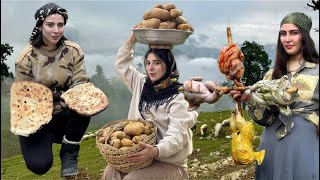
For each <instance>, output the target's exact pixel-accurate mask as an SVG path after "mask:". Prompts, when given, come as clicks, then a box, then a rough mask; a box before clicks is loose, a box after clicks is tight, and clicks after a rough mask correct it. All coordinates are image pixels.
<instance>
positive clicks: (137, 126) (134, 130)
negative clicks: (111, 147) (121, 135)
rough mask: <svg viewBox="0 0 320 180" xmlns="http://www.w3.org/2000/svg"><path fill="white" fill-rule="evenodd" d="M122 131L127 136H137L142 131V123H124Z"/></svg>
mask: <svg viewBox="0 0 320 180" xmlns="http://www.w3.org/2000/svg"><path fill="white" fill-rule="evenodd" d="M123 131H124V132H125V133H126V134H127V135H129V136H139V135H140V134H142V133H143V131H144V125H143V124H142V123H141V122H132V123H129V124H128V125H126V126H125V127H124V129H123Z"/></svg>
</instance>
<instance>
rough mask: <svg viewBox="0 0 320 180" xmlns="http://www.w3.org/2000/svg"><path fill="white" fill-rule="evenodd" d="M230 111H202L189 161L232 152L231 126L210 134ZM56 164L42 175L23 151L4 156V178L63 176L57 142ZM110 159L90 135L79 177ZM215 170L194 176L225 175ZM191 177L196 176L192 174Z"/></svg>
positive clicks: (97, 173)
mask: <svg viewBox="0 0 320 180" xmlns="http://www.w3.org/2000/svg"><path fill="white" fill-rule="evenodd" d="M244 114H245V115H244V117H245V118H246V119H248V116H247V112H244ZM230 115H231V113H230V111H223V112H221V113H219V112H202V113H200V115H199V118H198V121H199V123H198V124H197V129H196V133H195V135H194V141H193V142H194V149H195V151H194V152H193V154H192V155H191V156H190V157H189V165H190V164H191V163H192V162H191V161H193V160H194V159H198V160H199V161H200V162H201V164H208V163H213V162H215V161H218V160H220V159H223V158H226V157H228V156H230V142H231V140H230V139H227V138H226V136H227V135H230V129H229V127H223V128H222V130H221V132H220V135H219V137H218V138H216V139H215V140H212V139H208V136H212V130H213V127H214V125H215V124H216V123H218V122H222V120H224V119H227V118H229V117H230ZM203 123H206V124H207V125H208V133H207V134H206V135H205V136H204V137H201V136H200V134H199V132H200V130H199V128H200V126H201V125H202V124H203ZM255 131H256V135H260V134H261V131H262V127H261V126H257V124H255ZM258 143H259V139H255V141H254V144H255V147H256V146H257V145H258ZM53 149H54V164H53V167H52V168H51V169H50V171H49V172H48V173H47V174H45V175H42V176H38V175H34V174H33V173H31V172H30V171H29V170H28V169H27V168H26V166H25V164H24V161H23V158H22V156H21V155H15V156H12V157H9V158H3V159H2V160H1V179H6V180H12V179H24V180H25V179H61V178H60V159H59V150H60V145H56V144H55V145H54V147H53ZM217 150H219V152H221V154H220V156H218V157H212V156H210V153H212V152H214V151H217ZM106 165H107V163H106V161H105V160H104V159H103V157H102V155H101V154H100V153H99V150H98V148H97V147H96V145H95V139H94V138H93V139H89V140H84V141H82V144H81V150H80V156H79V176H78V177H77V178H76V179H99V178H100V177H101V174H102V172H103V169H104V168H105V167H106ZM239 168H244V167H243V166H234V167H229V168H228V170H230V171H231V170H234V169H239ZM228 170H222V171H221V172H220V171H219V172H220V173H222V175H223V174H227V173H228ZM210 173H214V176H213V174H211V175H205V174H204V175H200V176H199V177H197V178H194V179H208V178H209V179H212V177H216V176H219V177H220V176H221V174H218V175H217V173H215V172H210ZM191 179H193V178H192V177H191Z"/></svg>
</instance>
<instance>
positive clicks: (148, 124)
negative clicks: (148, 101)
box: [146, 121, 154, 128]
mask: <svg viewBox="0 0 320 180" xmlns="http://www.w3.org/2000/svg"><path fill="white" fill-rule="evenodd" d="M146 125H147V126H148V127H149V128H153V127H154V125H153V123H152V122H150V121H146Z"/></svg>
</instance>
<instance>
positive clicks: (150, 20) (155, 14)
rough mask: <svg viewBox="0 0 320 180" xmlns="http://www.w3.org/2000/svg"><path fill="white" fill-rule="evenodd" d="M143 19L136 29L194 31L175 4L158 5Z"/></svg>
mask: <svg viewBox="0 0 320 180" xmlns="http://www.w3.org/2000/svg"><path fill="white" fill-rule="evenodd" d="M143 19H144V20H143V21H142V22H140V23H139V24H138V25H137V26H136V28H151V29H177V30H184V31H192V32H193V31H194V29H193V27H192V26H191V25H190V24H189V23H188V21H187V19H186V18H185V17H183V16H182V11H181V10H180V9H177V8H176V6H175V5H174V4H158V5H156V6H155V7H154V8H152V9H150V10H149V11H147V12H145V13H144V15H143Z"/></svg>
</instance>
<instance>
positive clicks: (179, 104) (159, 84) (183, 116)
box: [102, 31, 198, 179]
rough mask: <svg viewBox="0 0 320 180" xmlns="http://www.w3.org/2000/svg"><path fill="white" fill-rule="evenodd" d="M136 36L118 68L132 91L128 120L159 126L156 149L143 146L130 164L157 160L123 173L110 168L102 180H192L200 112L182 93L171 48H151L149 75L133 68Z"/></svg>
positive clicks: (147, 62)
mask: <svg viewBox="0 0 320 180" xmlns="http://www.w3.org/2000/svg"><path fill="white" fill-rule="evenodd" d="M135 43H136V37H135V35H134V33H133V32H132V31H131V34H130V36H129V38H128V39H127V40H126V41H125V42H124V44H123V45H122V46H121V47H120V49H119V51H118V54H117V56H116V62H115V68H116V70H117V72H118V74H119V76H120V79H121V80H122V81H123V82H124V83H125V84H126V85H127V86H128V88H129V89H130V91H131V92H132V100H131V104H130V109H129V113H128V119H138V118H142V119H153V121H154V123H155V125H156V126H157V129H158V130H157V143H156V145H155V146H152V145H149V144H145V143H141V142H140V145H141V146H142V147H143V149H142V150H141V151H140V152H137V153H134V154H130V155H129V156H128V159H127V160H128V161H129V162H133V163H135V162H141V161H147V160H150V159H154V162H153V164H152V165H151V166H149V167H145V168H142V169H137V170H133V171H131V172H129V173H122V172H119V171H117V170H115V169H114V168H112V167H111V166H107V167H106V169H105V171H104V173H103V176H102V179H188V173H187V157H188V156H189V155H190V154H191V153H192V150H193V147H192V131H191V127H193V126H194V125H195V123H196V120H197V117H198V113H197V112H195V111H188V106H189V103H188V102H187V101H186V100H185V98H184V94H182V93H180V92H179V91H178V88H179V87H181V86H182V84H181V83H179V82H178V78H179V72H178V69H177V66H176V62H175V59H174V56H173V54H172V52H171V49H154V48H150V49H149V50H148V51H147V53H146V54H145V56H144V65H145V70H146V75H145V74H142V73H140V72H138V71H137V70H136V69H135V68H134V67H133V66H132V64H131V63H132V61H133V52H134V51H133V48H134V45H135Z"/></svg>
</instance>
